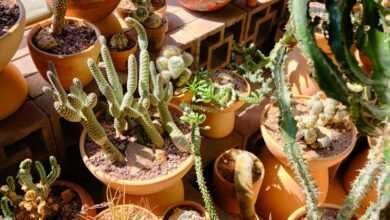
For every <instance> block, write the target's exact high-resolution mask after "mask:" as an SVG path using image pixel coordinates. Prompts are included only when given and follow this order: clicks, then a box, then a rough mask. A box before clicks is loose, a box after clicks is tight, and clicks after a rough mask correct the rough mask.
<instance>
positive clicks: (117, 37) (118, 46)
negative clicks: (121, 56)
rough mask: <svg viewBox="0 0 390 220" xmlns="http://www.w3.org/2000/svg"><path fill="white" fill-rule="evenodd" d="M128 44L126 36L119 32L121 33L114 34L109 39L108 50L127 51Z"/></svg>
mask: <svg viewBox="0 0 390 220" xmlns="http://www.w3.org/2000/svg"><path fill="white" fill-rule="evenodd" d="M128 44H129V39H128V38H127V37H126V34H125V33H123V32H121V33H115V34H114V35H112V37H111V38H110V48H112V49H115V50H119V51H121V50H125V49H127V47H128Z"/></svg>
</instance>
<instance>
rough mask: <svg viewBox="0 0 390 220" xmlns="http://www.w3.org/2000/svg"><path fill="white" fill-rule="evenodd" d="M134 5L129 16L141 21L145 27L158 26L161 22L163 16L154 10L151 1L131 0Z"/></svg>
mask: <svg viewBox="0 0 390 220" xmlns="http://www.w3.org/2000/svg"><path fill="white" fill-rule="evenodd" d="M133 4H134V6H135V7H136V9H135V11H133V12H132V14H131V16H132V17H133V18H135V19H136V20H138V21H139V22H141V23H142V24H143V25H144V26H145V27H146V28H158V27H160V26H161V24H162V23H163V18H162V17H161V16H160V15H159V14H157V13H155V12H154V9H153V6H152V2H151V1H150V0H135V1H133Z"/></svg>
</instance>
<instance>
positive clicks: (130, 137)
mask: <svg viewBox="0 0 390 220" xmlns="http://www.w3.org/2000/svg"><path fill="white" fill-rule="evenodd" d="M179 114H180V113H175V112H172V117H173V118H174V119H177V120H176V121H178V118H179ZM101 124H102V126H103V127H104V129H105V131H106V134H107V136H108V138H109V139H110V140H111V141H112V143H113V144H114V145H115V146H117V147H118V148H119V149H120V150H121V151H122V152H124V151H125V150H126V147H127V146H128V145H129V144H131V143H138V144H142V145H145V146H147V147H150V148H152V149H153V150H155V148H154V146H153V144H152V143H151V142H150V140H149V138H148V137H147V135H146V133H145V132H144V130H143V128H142V127H141V126H140V125H138V124H136V123H134V124H133V125H131V126H132V127H131V128H129V129H128V132H127V133H126V134H125V135H124V137H121V138H117V137H116V136H115V129H114V127H113V123H112V120H110V121H102V122H101ZM176 124H177V125H178V127H179V128H180V129H181V130H182V131H183V132H184V134H188V133H189V132H190V128H189V127H188V126H187V125H185V124H182V123H178V122H176ZM163 138H164V141H165V145H164V147H165V148H164V149H163V150H164V151H165V155H166V160H165V161H160V160H154V161H153V162H152V164H151V168H149V169H141V170H139V171H138V172H136V173H135V174H132V173H131V172H130V170H129V167H128V165H127V164H119V163H115V164H113V163H111V161H108V160H107V159H106V158H105V155H104V153H103V152H102V150H101V148H100V147H99V146H98V145H97V144H95V143H94V142H93V141H92V140H91V139H90V138H87V140H86V145H85V151H86V153H87V155H88V157H89V158H88V160H89V162H91V163H92V164H93V165H94V166H96V167H97V168H98V169H99V170H103V171H104V172H105V173H107V174H109V175H110V176H113V177H116V178H120V179H125V180H149V179H153V178H156V177H158V176H162V175H165V174H167V173H168V172H170V171H172V170H175V169H177V168H178V167H179V166H180V164H181V163H182V162H184V161H185V160H186V159H187V158H188V157H189V156H190V154H189V153H185V152H180V151H179V150H178V149H177V148H176V146H175V145H174V144H173V143H172V141H171V139H170V138H169V136H168V135H167V134H164V135H163Z"/></svg>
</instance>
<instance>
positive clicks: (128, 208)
mask: <svg viewBox="0 0 390 220" xmlns="http://www.w3.org/2000/svg"><path fill="white" fill-rule="evenodd" d="M112 212H115V213H119V215H121V216H122V217H123V216H126V215H128V216H129V218H128V219H135V218H132V216H131V215H130V214H132V213H134V214H135V213H137V214H138V217H141V219H148V220H158V218H157V216H156V215H154V214H153V213H152V212H150V211H149V210H147V209H145V208H142V207H140V206H137V205H132V204H128V205H116V206H114V207H110V208H108V209H105V210H104V211H102V212H100V213H99V215H98V216H96V220H107V219H114V217H115V216H112Z"/></svg>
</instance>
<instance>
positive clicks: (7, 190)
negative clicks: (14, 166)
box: [0, 156, 61, 220]
mask: <svg viewBox="0 0 390 220" xmlns="http://www.w3.org/2000/svg"><path fill="white" fill-rule="evenodd" d="M32 166H33V162H32V160H30V159H26V160H24V161H22V162H21V163H20V165H19V172H18V175H17V179H18V183H19V185H20V186H21V190H22V191H23V192H24V195H23V196H22V195H17V194H16V185H15V180H14V178H13V177H8V178H7V185H3V186H2V187H1V190H0V193H2V194H3V198H2V199H1V209H2V213H3V216H4V217H5V219H8V220H14V219H19V218H20V216H23V217H28V218H31V219H39V220H43V219H46V217H48V216H50V215H51V214H53V212H55V211H57V210H58V209H59V204H56V203H54V201H53V200H52V199H49V194H50V187H51V185H52V184H53V183H54V182H55V181H56V180H57V179H58V177H59V176H60V173H61V167H60V166H59V165H58V163H57V160H56V159H55V157H53V156H51V157H50V166H51V171H50V173H49V174H47V172H46V170H45V168H44V167H43V165H42V164H41V163H40V162H39V161H35V168H36V170H37V173H38V175H39V177H40V181H39V182H37V183H34V181H33V177H32V175H31V168H32ZM11 207H12V208H11Z"/></svg>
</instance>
